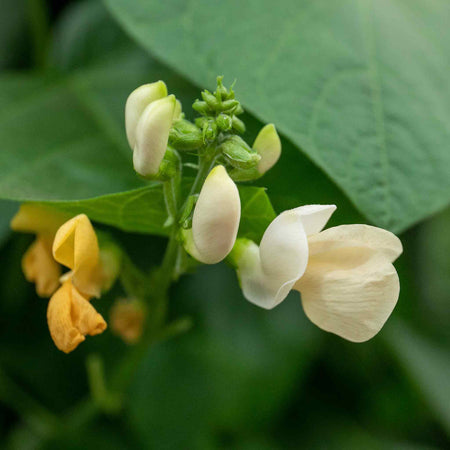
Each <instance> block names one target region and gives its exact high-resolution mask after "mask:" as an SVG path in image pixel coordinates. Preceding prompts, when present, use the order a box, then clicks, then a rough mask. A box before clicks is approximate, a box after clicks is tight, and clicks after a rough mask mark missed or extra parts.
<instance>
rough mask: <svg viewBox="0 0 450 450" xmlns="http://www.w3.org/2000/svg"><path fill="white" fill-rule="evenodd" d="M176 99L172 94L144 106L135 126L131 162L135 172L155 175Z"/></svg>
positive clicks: (167, 134) (162, 156) (164, 145)
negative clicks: (134, 142) (134, 141)
mask: <svg viewBox="0 0 450 450" xmlns="http://www.w3.org/2000/svg"><path fill="white" fill-rule="evenodd" d="M175 106H176V101H175V97H174V96H173V95H169V96H168V97H165V98H162V99H160V100H156V101H154V102H152V103H151V104H150V105H148V106H147V108H145V110H144V112H143V113H142V115H141V118H140V119H139V122H138V125H137V128H136V144H135V147H134V154H133V163H134V169H135V170H136V172H137V173H139V174H140V175H142V176H144V177H151V176H155V175H156V174H157V173H158V171H159V167H160V164H161V162H162V160H163V158H164V154H165V152H166V148H167V144H168V140H169V131H170V128H171V127H172V121H173V115H174V111H175Z"/></svg>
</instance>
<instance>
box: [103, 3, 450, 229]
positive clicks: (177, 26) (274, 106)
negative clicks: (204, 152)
mask: <svg viewBox="0 0 450 450" xmlns="http://www.w3.org/2000/svg"><path fill="white" fill-rule="evenodd" d="M105 2H106V4H107V5H108V6H109V8H110V10H111V11H112V13H113V14H114V15H115V17H116V19H117V20H118V21H119V22H120V23H121V24H122V25H123V27H124V28H125V29H126V30H127V31H128V32H129V33H130V34H131V35H132V36H133V37H134V38H135V39H136V40H137V41H138V42H140V43H141V44H142V45H143V46H144V47H145V48H146V49H148V50H149V51H150V52H151V53H152V54H154V55H156V56H157V57H158V58H160V59H161V60H162V61H164V62H167V63H168V64H170V65H171V67H173V68H174V69H176V70H178V71H179V72H181V73H183V74H184V75H185V76H186V77H188V78H189V79H190V80H192V81H194V82H195V83H197V84H198V85H200V86H203V85H208V86H212V85H213V83H214V78H215V76H216V75H217V74H225V75H226V77H227V79H228V80H229V81H232V80H233V79H234V78H237V79H238V84H237V85H236V89H237V93H238V95H239V98H241V99H242V101H243V103H244V105H245V106H246V107H247V108H248V109H249V110H250V111H252V112H253V113H254V114H255V115H257V116H258V117H259V118H261V119H262V120H264V121H267V122H274V123H275V124H276V125H277V126H278V127H279V129H280V130H281V131H282V132H283V133H284V134H285V135H286V136H287V137H289V138H290V139H291V140H292V141H293V142H294V143H295V144H296V145H297V146H298V147H299V148H301V149H302V150H303V151H304V152H305V153H306V154H307V155H308V156H309V157H310V158H311V159H312V160H313V161H314V162H315V163H316V164H317V165H319V166H320V167H321V168H322V169H324V170H325V171H326V172H327V173H328V174H329V175H330V177H331V178H332V179H333V180H334V181H335V182H336V183H337V184H338V185H339V186H341V187H342V188H343V190H344V191H345V192H346V193H347V195H348V196H349V197H350V198H351V199H352V201H353V202H354V203H355V205H357V207H358V208H359V209H360V211H362V212H363V213H365V215H366V216H367V217H368V218H369V219H370V220H371V221H372V222H374V223H375V224H378V225H380V226H383V227H386V228H389V229H391V230H394V231H399V230H402V229H404V228H406V227H408V226H409V225H411V224H412V223H414V222H416V221H418V220H421V219H423V218H424V217H426V216H428V215H429V214H431V213H433V212H435V211H437V210H439V209H440V208H443V207H444V206H446V205H447V204H448V202H449V200H450V152H449V151H448V142H449V139H450V131H449V128H448V126H447V124H448V122H449V121H450V109H449V108H448V105H449V103H450V85H449V79H448V73H449V70H450V64H449V59H448V58H447V55H448V53H449V51H450V33H448V20H447V18H448V17H449V15H450V3H449V2H447V1H446V0H435V1H432V2H423V1H419V0H379V1H374V0H338V1H334V2H329V1H326V0H322V1H316V0H308V1H303V2H299V1H296V0H280V1H278V2H276V4H274V3H273V2H272V1H270V0H250V1H245V2H242V1H240V0H229V1H226V2H225V1H224V2H211V1H208V0H192V1H190V2H182V1H180V0H168V1H164V2H160V1H156V0H148V1H135V2H130V1H128V0H105ZM301 182H302V181H301V179H299V183H301ZM305 188H307V186H305Z"/></svg>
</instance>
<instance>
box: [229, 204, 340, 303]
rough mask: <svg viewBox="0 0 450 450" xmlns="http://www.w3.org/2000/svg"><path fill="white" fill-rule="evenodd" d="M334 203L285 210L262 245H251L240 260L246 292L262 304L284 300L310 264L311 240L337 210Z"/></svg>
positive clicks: (266, 233) (241, 276)
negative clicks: (309, 241)
mask: <svg viewBox="0 0 450 450" xmlns="http://www.w3.org/2000/svg"><path fill="white" fill-rule="evenodd" d="M335 209H336V207H335V206H334V205H307V206H301V207H299V208H295V209H291V210H289V211H284V212H283V213H281V214H280V215H279V216H278V217H277V218H275V220H273V221H272V223H271V224H270V225H269V227H268V228H267V230H266V232H265V233H264V236H263V238H262V240H261V245H260V247H259V249H258V247H257V246H256V245H255V244H253V245H247V248H246V249H245V250H244V251H243V252H242V256H241V258H240V262H239V263H238V275H239V279H240V281H241V285H242V290H243V293H244V296H245V298H246V299H247V300H249V301H250V302H252V303H254V304H256V305H258V306H261V307H262V308H266V309H272V308H274V307H275V306H277V305H278V304H279V303H281V302H282V301H283V300H284V299H285V298H286V296H287V295H288V293H289V291H290V290H291V289H292V287H293V286H294V284H295V283H296V281H297V280H298V279H299V278H300V277H301V276H302V275H303V273H304V272H305V269H306V266H307V264H308V254H309V252H308V240H307V236H308V235H309V234H311V233H317V232H319V231H320V230H321V229H322V228H323V227H324V226H325V224H326V222H327V221H328V219H329V218H330V216H331V214H333V212H334V211H335Z"/></svg>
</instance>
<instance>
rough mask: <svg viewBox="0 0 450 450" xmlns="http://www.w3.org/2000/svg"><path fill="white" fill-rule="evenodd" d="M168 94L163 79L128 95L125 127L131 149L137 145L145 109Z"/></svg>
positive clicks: (145, 85)
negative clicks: (139, 125) (138, 132)
mask: <svg viewBox="0 0 450 450" xmlns="http://www.w3.org/2000/svg"><path fill="white" fill-rule="evenodd" d="M166 96H167V87H166V85H165V84H164V82H163V81H157V82H155V83H149V84H144V85H143V86H140V87H138V88H137V89H135V90H134V91H133V92H132V93H131V94H130V95H129V96H128V99H127V102H126V104H125V128H126V132H127V138H128V143H129V144H130V147H131V149H134V147H135V145H136V127H137V124H138V122H139V118H140V117H141V114H142V113H143V112H144V109H145V108H146V107H147V106H148V105H149V104H150V103H152V102H154V101H155V100H159V99H160V98H163V97H166ZM180 112H181V111H180Z"/></svg>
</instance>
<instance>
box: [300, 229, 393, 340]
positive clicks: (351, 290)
mask: <svg viewBox="0 0 450 450" xmlns="http://www.w3.org/2000/svg"><path fill="white" fill-rule="evenodd" d="M309 248H310V261H309V264H308V267H307V270H306V272H305V274H304V276H303V277H302V278H301V279H300V280H299V281H298V283H297V284H296V285H295V289H297V290H299V291H300V293H301V297H302V303H303V308H304V310H305V313H306V315H307V316H308V318H309V319H310V320H311V321H312V322H313V323H315V324H316V325H317V326H318V327H320V328H322V329H324V330H326V331H330V332H332V333H335V334H337V335H339V336H341V337H343V338H345V339H348V340H350V341H353V342H363V341H367V340H368V339H371V338H372V337H373V336H375V335H376V334H377V333H378V332H379V331H380V329H381V328H382V327H383V325H384V323H385V322H386V320H387V319H388V317H389V316H390V314H391V312H392V310H393V309H394V307H395V305H396V303H397V300H398V296H399V292H400V284H399V280H398V275H397V272H396V271H395V268H394V266H393V265H392V264H391V262H392V261H393V260H395V259H396V258H397V256H398V255H399V254H400V253H401V251H402V249H401V243H400V241H399V239H398V238H397V237H396V236H394V235H393V234H392V233H389V232H388V231H386V230H382V229H380V228H375V227H370V226H367V225H343V226H340V227H335V228H330V229H328V230H326V231H324V232H322V233H319V234H318V235H314V236H311V237H310V238H309Z"/></svg>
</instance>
